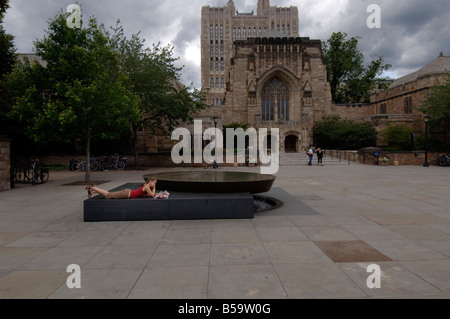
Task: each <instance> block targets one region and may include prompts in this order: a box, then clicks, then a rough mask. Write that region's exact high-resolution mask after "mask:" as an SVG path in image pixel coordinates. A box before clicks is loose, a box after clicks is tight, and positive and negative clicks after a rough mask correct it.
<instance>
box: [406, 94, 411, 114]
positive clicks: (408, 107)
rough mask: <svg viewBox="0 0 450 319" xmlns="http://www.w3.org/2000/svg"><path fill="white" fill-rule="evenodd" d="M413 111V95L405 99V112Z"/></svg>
mask: <svg viewBox="0 0 450 319" xmlns="http://www.w3.org/2000/svg"><path fill="white" fill-rule="evenodd" d="M412 111H413V104H412V97H407V98H406V99H405V114H411V113H412Z"/></svg>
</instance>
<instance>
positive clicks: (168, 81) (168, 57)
mask: <svg viewBox="0 0 450 319" xmlns="http://www.w3.org/2000/svg"><path fill="white" fill-rule="evenodd" d="M112 30H113V34H112V36H111V43H112V46H113V47H114V49H115V50H116V51H117V52H118V53H119V55H120V61H121V63H120V65H121V70H122V72H124V73H125V74H127V75H128V79H129V83H130V87H131V89H132V91H133V92H134V93H135V94H137V95H138V96H139V97H140V110H141V112H142V113H143V117H142V118H141V120H140V121H139V122H137V123H135V125H134V126H133V140H134V143H133V144H134V153H135V159H136V160H135V163H136V166H138V165H139V154H138V152H137V147H136V146H137V132H138V130H139V129H140V128H143V127H145V128H147V129H149V130H151V131H153V132H157V131H162V132H165V133H167V132H169V131H172V130H173V129H174V128H176V127H177V126H178V125H179V124H180V123H183V122H190V121H192V115H193V114H195V113H197V112H198V111H200V110H202V109H204V108H206V107H208V105H207V104H206V103H205V101H206V91H204V90H198V89H195V88H194V89H193V88H192V85H191V86H190V87H184V86H183V85H180V82H179V78H180V73H181V71H182V68H181V67H177V66H176V65H175V62H176V61H177V60H178V58H175V57H174V55H173V47H172V46H171V45H168V46H166V47H162V46H161V45H160V43H158V44H153V47H152V48H145V46H144V40H141V39H140V37H139V33H137V34H133V35H132V36H131V38H127V37H126V36H125V35H124V30H123V27H122V26H121V25H120V21H117V24H116V27H115V28H113V29H112Z"/></svg>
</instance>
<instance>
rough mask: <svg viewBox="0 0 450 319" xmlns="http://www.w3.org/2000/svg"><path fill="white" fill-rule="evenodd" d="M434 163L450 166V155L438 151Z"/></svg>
mask: <svg viewBox="0 0 450 319" xmlns="http://www.w3.org/2000/svg"><path fill="white" fill-rule="evenodd" d="M434 165H436V166H444V167H447V166H450V156H448V155H447V154H443V155H439V154H437V153H436V154H435V158H434Z"/></svg>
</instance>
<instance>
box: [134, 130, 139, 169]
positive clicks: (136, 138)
mask: <svg viewBox="0 0 450 319" xmlns="http://www.w3.org/2000/svg"><path fill="white" fill-rule="evenodd" d="M137 144H138V137H137V128H136V127H133V148H134V168H136V169H139V168H140V167H139V166H140V165H139V152H138V147H137Z"/></svg>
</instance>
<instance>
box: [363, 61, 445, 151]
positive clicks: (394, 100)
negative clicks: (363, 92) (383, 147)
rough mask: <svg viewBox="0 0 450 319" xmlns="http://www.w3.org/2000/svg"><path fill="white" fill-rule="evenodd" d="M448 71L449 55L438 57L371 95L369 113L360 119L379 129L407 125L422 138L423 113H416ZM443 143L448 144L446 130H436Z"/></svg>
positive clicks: (442, 81) (443, 80)
mask: <svg viewBox="0 0 450 319" xmlns="http://www.w3.org/2000/svg"><path fill="white" fill-rule="evenodd" d="M446 71H450V56H444V55H443V54H442V53H441V54H440V55H439V57H438V58H437V59H435V60H433V61H431V62H430V63H429V64H427V65H426V66H424V67H423V68H421V69H419V70H418V71H416V72H413V73H411V74H408V75H406V76H404V77H401V78H399V79H397V80H395V81H394V82H393V83H392V84H391V85H390V87H389V88H388V89H387V90H384V91H381V92H377V93H375V94H372V95H371V98H370V102H371V104H370V105H371V107H372V110H371V113H372V114H370V115H368V116H366V117H364V118H361V120H366V121H371V122H372V123H374V124H375V126H376V127H378V128H379V129H382V128H384V127H386V126H387V125H389V124H391V125H407V126H410V127H411V128H412V129H413V130H414V132H415V133H418V134H419V135H422V134H423V133H424V130H425V125H424V122H423V114H422V113H421V112H420V111H418V110H417V108H418V107H420V106H421V105H422V103H423V101H424V100H425V98H426V94H427V91H428V90H429V89H430V88H431V87H432V86H434V85H436V84H438V83H444V82H445V72H446ZM435 136H436V137H438V138H439V139H440V140H441V142H443V143H444V144H445V143H447V144H449V141H450V131H449V130H448V125H447V127H441V128H439V129H438V130H437V131H436V135H435Z"/></svg>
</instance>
